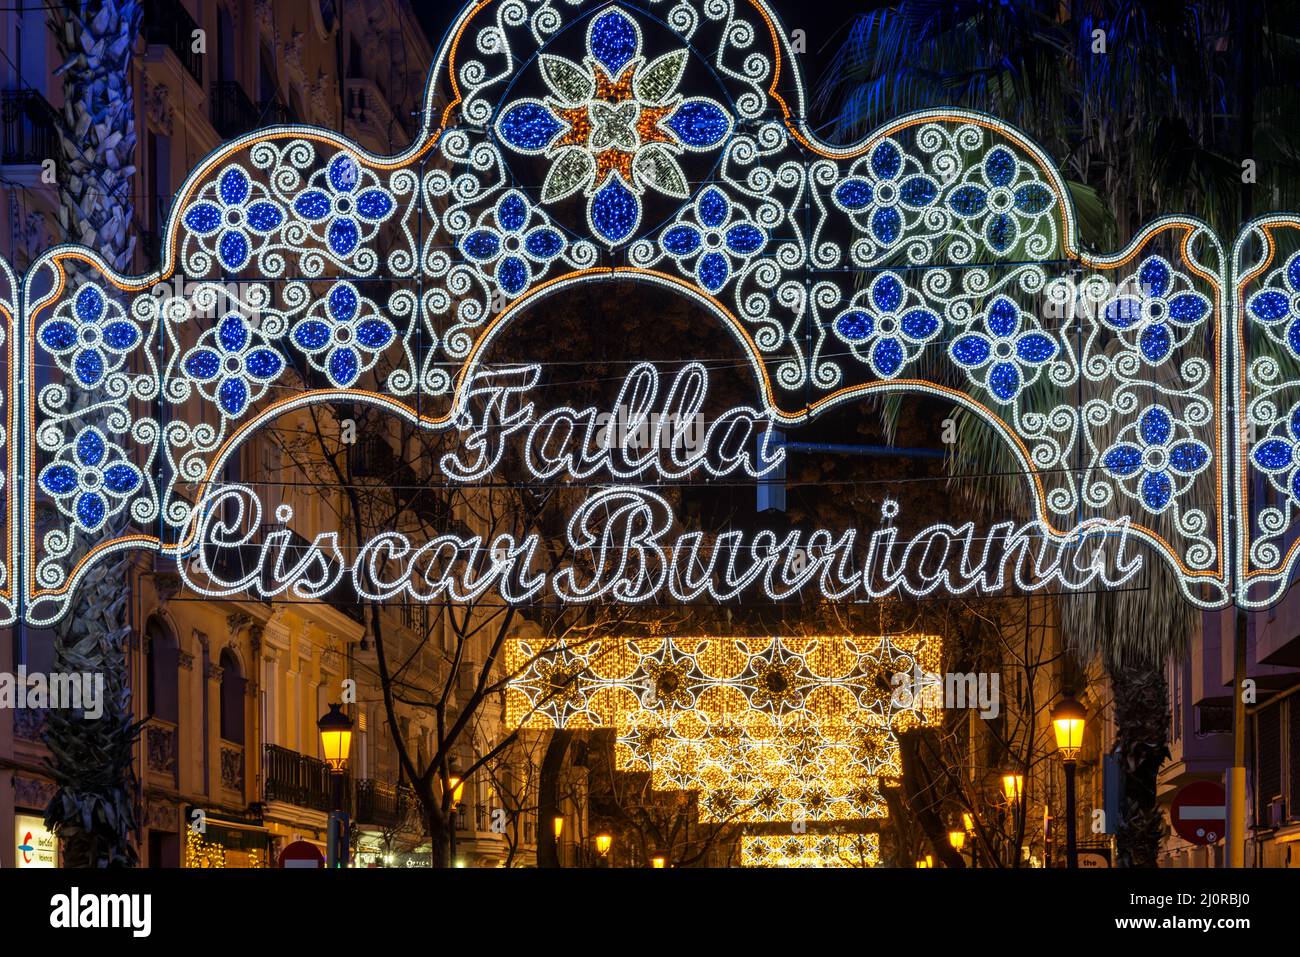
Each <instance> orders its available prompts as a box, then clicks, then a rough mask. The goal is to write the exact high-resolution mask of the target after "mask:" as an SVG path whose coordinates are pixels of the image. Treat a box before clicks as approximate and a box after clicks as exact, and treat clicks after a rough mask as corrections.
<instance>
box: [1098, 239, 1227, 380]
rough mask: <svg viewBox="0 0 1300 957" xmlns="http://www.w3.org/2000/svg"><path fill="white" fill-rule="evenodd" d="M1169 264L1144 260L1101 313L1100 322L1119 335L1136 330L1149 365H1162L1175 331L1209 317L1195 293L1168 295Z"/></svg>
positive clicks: (1170, 282) (1171, 282)
mask: <svg viewBox="0 0 1300 957" xmlns="http://www.w3.org/2000/svg"><path fill="white" fill-rule="evenodd" d="M1178 278H1179V275H1178V274H1177V273H1176V272H1174V269H1173V267H1172V266H1170V264H1169V261H1168V260H1166V259H1164V258H1163V257H1161V256H1148V257H1147V258H1146V259H1145V260H1143V262H1142V265H1141V266H1139V267H1138V271H1137V273H1136V274H1135V275H1134V277H1133V279H1132V280H1131V281H1130V282H1129V283H1127V284H1126V288H1128V289H1133V290H1134V291H1129V292H1122V293H1121V294H1120V295H1118V296H1116V297H1115V298H1114V299H1112V300H1110V302H1108V303H1106V305H1105V307H1104V308H1103V309H1102V321H1103V322H1105V323H1106V324H1107V325H1109V326H1110V327H1112V328H1113V329H1117V330H1119V331H1127V330H1140V332H1141V335H1140V336H1139V338H1138V343H1137V345H1138V350H1139V351H1140V352H1141V353H1142V357H1143V358H1144V359H1145V360H1146V361H1147V362H1149V363H1151V364H1152V365H1158V364H1159V363H1161V362H1164V361H1165V359H1167V358H1168V357H1169V354H1170V353H1171V352H1172V351H1173V348H1174V345H1175V343H1176V342H1177V339H1178V336H1179V332H1178V328H1179V327H1181V328H1184V329H1185V328H1187V327H1189V326H1192V325H1195V324H1196V323H1198V322H1200V321H1201V320H1202V319H1204V318H1205V317H1206V316H1207V315H1209V313H1210V300H1209V299H1207V298H1206V297H1205V296H1203V295H1201V294H1200V293H1199V292H1191V291H1186V292H1180V293H1178V294H1176V295H1171V293H1172V291H1173V288H1174V286H1175V280H1176V279H1178Z"/></svg>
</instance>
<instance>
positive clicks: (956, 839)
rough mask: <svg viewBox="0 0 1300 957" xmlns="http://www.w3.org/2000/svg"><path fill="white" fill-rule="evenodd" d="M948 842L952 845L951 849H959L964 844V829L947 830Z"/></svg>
mask: <svg viewBox="0 0 1300 957" xmlns="http://www.w3.org/2000/svg"><path fill="white" fill-rule="evenodd" d="M948 843H949V844H951V845H952V847H953V850H955V851H960V850H961V849H962V848H963V847H965V846H966V832H965V831H949V832H948Z"/></svg>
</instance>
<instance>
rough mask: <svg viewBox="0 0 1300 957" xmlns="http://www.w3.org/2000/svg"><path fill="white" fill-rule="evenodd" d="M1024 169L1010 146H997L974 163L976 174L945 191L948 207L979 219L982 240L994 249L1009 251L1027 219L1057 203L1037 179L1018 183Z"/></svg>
mask: <svg viewBox="0 0 1300 957" xmlns="http://www.w3.org/2000/svg"><path fill="white" fill-rule="evenodd" d="M1027 170H1028V168H1027V167H1026V168H1024V169H1022V167H1021V164H1020V162H1019V161H1018V160H1017V159H1016V157H1015V155H1014V154H1013V153H1012V152H1011V150H1009V149H1007V148H1006V147H1005V146H997V147H994V148H993V149H991V150H989V152H988V154H987V155H986V156H985V157H984V162H983V163H981V164H980V165H979V166H978V167H976V174H975V177H973V178H972V179H971V180H969V181H967V182H966V183H964V184H963V185H961V186H959V187H958V188H957V189H955V190H953V191H952V192H951V193H949V194H948V199H947V204H948V208H949V209H950V210H951V211H952V212H953V213H954V214H955V215H956V216H958V217H959V218H961V219H963V220H968V221H975V220H982V222H983V228H982V230H981V234H982V235H983V237H984V242H985V243H987V244H988V247H989V248H990V249H992V250H993V251H994V252H996V253H1004V252H1008V251H1010V250H1011V249H1012V248H1013V247H1014V246H1015V245H1016V243H1017V242H1018V241H1019V239H1020V235H1021V233H1022V231H1023V226H1024V225H1026V222H1028V223H1032V221H1033V220H1035V219H1037V218H1038V217H1039V216H1041V215H1043V214H1044V213H1046V212H1047V211H1048V210H1050V209H1051V208H1052V206H1054V205H1055V204H1056V194H1055V193H1053V192H1052V190H1050V189H1048V188H1047V187H1046V186H1044V185H1043V184H1042V183H1040V182H1039V181H1038V180H1037V179H1029V180H1027V181H1024V182H1021V183H1019V185H1017V182H1016V181H1017V179H1020V178H1021V174H1022V172H1025V171H1027ZM1022 221H1025V222H1022Z"/></svg>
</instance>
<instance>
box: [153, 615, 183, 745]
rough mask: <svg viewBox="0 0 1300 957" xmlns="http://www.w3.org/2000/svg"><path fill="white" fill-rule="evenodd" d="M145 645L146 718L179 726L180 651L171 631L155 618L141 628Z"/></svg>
mask: <svg viewBox="0 0 1300 957" xmlns="http://www.w3.org/2000/svg"><path fill="white" fill-rule="evenodd" d="M145 637H146V641H147V651H146V652H145V654H146V655H147V658H148V661H147V665H146V667H147V671H146V677H145V680H146V682H147V688H146V700H147V705H148V709H149V717H151V718H161V719H162V720H164V721H170V722H171V723H172V724H178V723H179V722H180V702H179V700H178V696H177V669H178V666H179V665H180V648H179V647H178V646H177V644H176V638H175V637H174V636H173V635H172V633H171V629H169V628H168V627H167V626H166V625H164V624H163V623H162V622H161V621H159V620H158V619H157V618H151V619H149V624H148V625H147V626H146V627H145Z"/></svg>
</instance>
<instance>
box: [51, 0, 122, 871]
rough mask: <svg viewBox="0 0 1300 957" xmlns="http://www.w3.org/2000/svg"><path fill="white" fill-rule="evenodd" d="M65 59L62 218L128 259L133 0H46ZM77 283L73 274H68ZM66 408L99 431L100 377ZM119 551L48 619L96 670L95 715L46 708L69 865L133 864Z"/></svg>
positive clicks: (65, 660)
mask: <svg viewBox="0 0 1300 957" xmlns="http://www.w3.org/2000/svg"><path fill="white" fill-rule="evenodd" d="M50 19H51V23H52V25H53V27H54V30H55V32H56V34H57V39H58V43H59V49H60V53H61V55H62V57H63V64H62V66H60V67H59V70H58V72H59V74H60V75H62V77H63V85H64V96H65V100H66V105H65V106H64V110H63V116H62V119H61V124H60V131H59V134H60V141H61V145H62V149H63V159H64V169H63V170H62V171H61V175H60V177H59V200H60V209H59V219H60V222H61V223H62V226H63V230H64V233H65V235H66V236H67V238H68V239H69V240H74V241H78V242H81V243H83V244H85V245H87V246H89V247H91V248H92V249H94V250H95V251H96V252H98V253H99V254H100V255H101V256H103V257H104V259H105V260H107V261H108V263H109V264H110V265H112V266H113V267H114V268H115V269H118V270H119V271H123V272H126V271H129V269H130V265H131V254H132V251H133V250H134V248H135V239H134V237H133V236H132V235H131V220H132V209H133V207H132V200H131V178H132V176H133V175H134V173H135V166H134V156H135V114H134V110H135V104H134V101H133V97H132V92H131V51H132V47H133V46H134V44H135V38H136V35H137V33H138V32H139V26H140V4H139V3H138V0H61V2H58V3H55V4H52V5H51V6H50ZM69 281H70V287H71V288H75V287H76V285H77V277H75V276H70V280H69ZM69 391H70V393H71V398H70V399H69V401H68V404H67V411H68V412H71V413H74V414H75V413H77V412H79V411H80V410H89V409H93V410H94V411H88V412H86V413H85V414H82V415H79V416H76V418H75V419H73V420H71V421H69V423H68V427H69V429H70V430H72V431H71V432H70V433H69V437H71V435H73V434H76V432H78V431H79V430H81V429H82V428H84V427H85V426H88V425H95V426H97V427H99V428H100V429H101V431H103V432H104V433H105V434H106V435H109V436H110V437H112V436H113V432H112V431H111V430H110V429H108V428H106V423H107V422H108V421H109V410H108V409H106V408H104V407H103V403H104V399H105V395H104V392H103V388H102V385H101V386H100V387H99V388H98V389H93V388H92V389H83V388H76V387H73V388H71V389H70V390H69ZM124 515H125V513H123V517H119V518H118V519H116V520H112V521H109V522H107V523H106V524H105V525H104V526H103V527H102V529H100V530H99V531H98V532H95V533H94V534H86V533H80V534H77V536H76V546H77V553H78V554H83V555H84V554H85V553H86V552H87V551H89V550H90V548H92V547H93V546H94V545H95V544H96V543H97V542H99V541H102V540H104V539H106V538H109V537H115V536H117V535H119V534H121V532H122V531H123V530H124V528H125V520H124ZM126 571H127V564H126V561H125V560H119V561H114V562H112V563H111V564H104V563H102V562H101V563H100V564H99V565H97V566H95V569H94V570H93V571H92V572H91V573H90V574H89V575H88V576H87V577H86V578H85V579H84V580H83V581H82V583H81V584H80V586H79V587H78V589H77V591H76V593H75V595H74V596H73V599H72V607H71V608H70V609H69V611H68V614H67V616H66V617H65V618H64V619H63V620H62V621H61V622H60V623H59V624H58V626H57V627H56V630H55V643H54V668H55V670H56V671H59V672H88V673H91V674H101V675H103V676H104V713H103V716H102V717H101V718H100V719H99V720H98V721H87V720H86V719H85V718H84V716H83V715H81V714H78V713H74V712H70V711H60V710H57V709H52V710H51V711H50V714H49V724H48V726H47V730H46V735H45V740H46V743H47V744H48V745H49V748H50V752H51V754H52V761H51V773H52V774H53V776H54V779H55V781H56V782H57V783H58V785H59V787H58V790H57V791H56V793H55V795H54V797H53V798H52V799H51V801H50V804H49V806H48V807H47V808H46V811H45V819H46V825H47V826H48V827H50V828H52V829H53V830H54V831H55V832H56V833H57V834H58V835H59V837H60V838H61V839H62V841H63V848H64V860H65V861H66V862H67V863H68V864H69V865H70V866H73V867H110V866H133V865H134V864H135V863H136V861H137V858H138V856H137V852H136V849H135V847H134V845H133V843H132V836H133V835H137V834H138V825H137V823H136V803H135V802H136V778H135V770H134V766H133V758H134V755H133V753H132V751H133V747H134V743H135V738H136V735H137V733H138V731H139V728H138V726H136V725H134V724H133V721H132V717H133V714H132V709H131V680H130V673H129V670H128V666H127V652H126V643H127V639H128V638H129V637H130V634H131V629H130V621H129V616H128V612H127V595H128V591H127V590H126V588H124V583H125V578H126Z"/></svg>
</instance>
